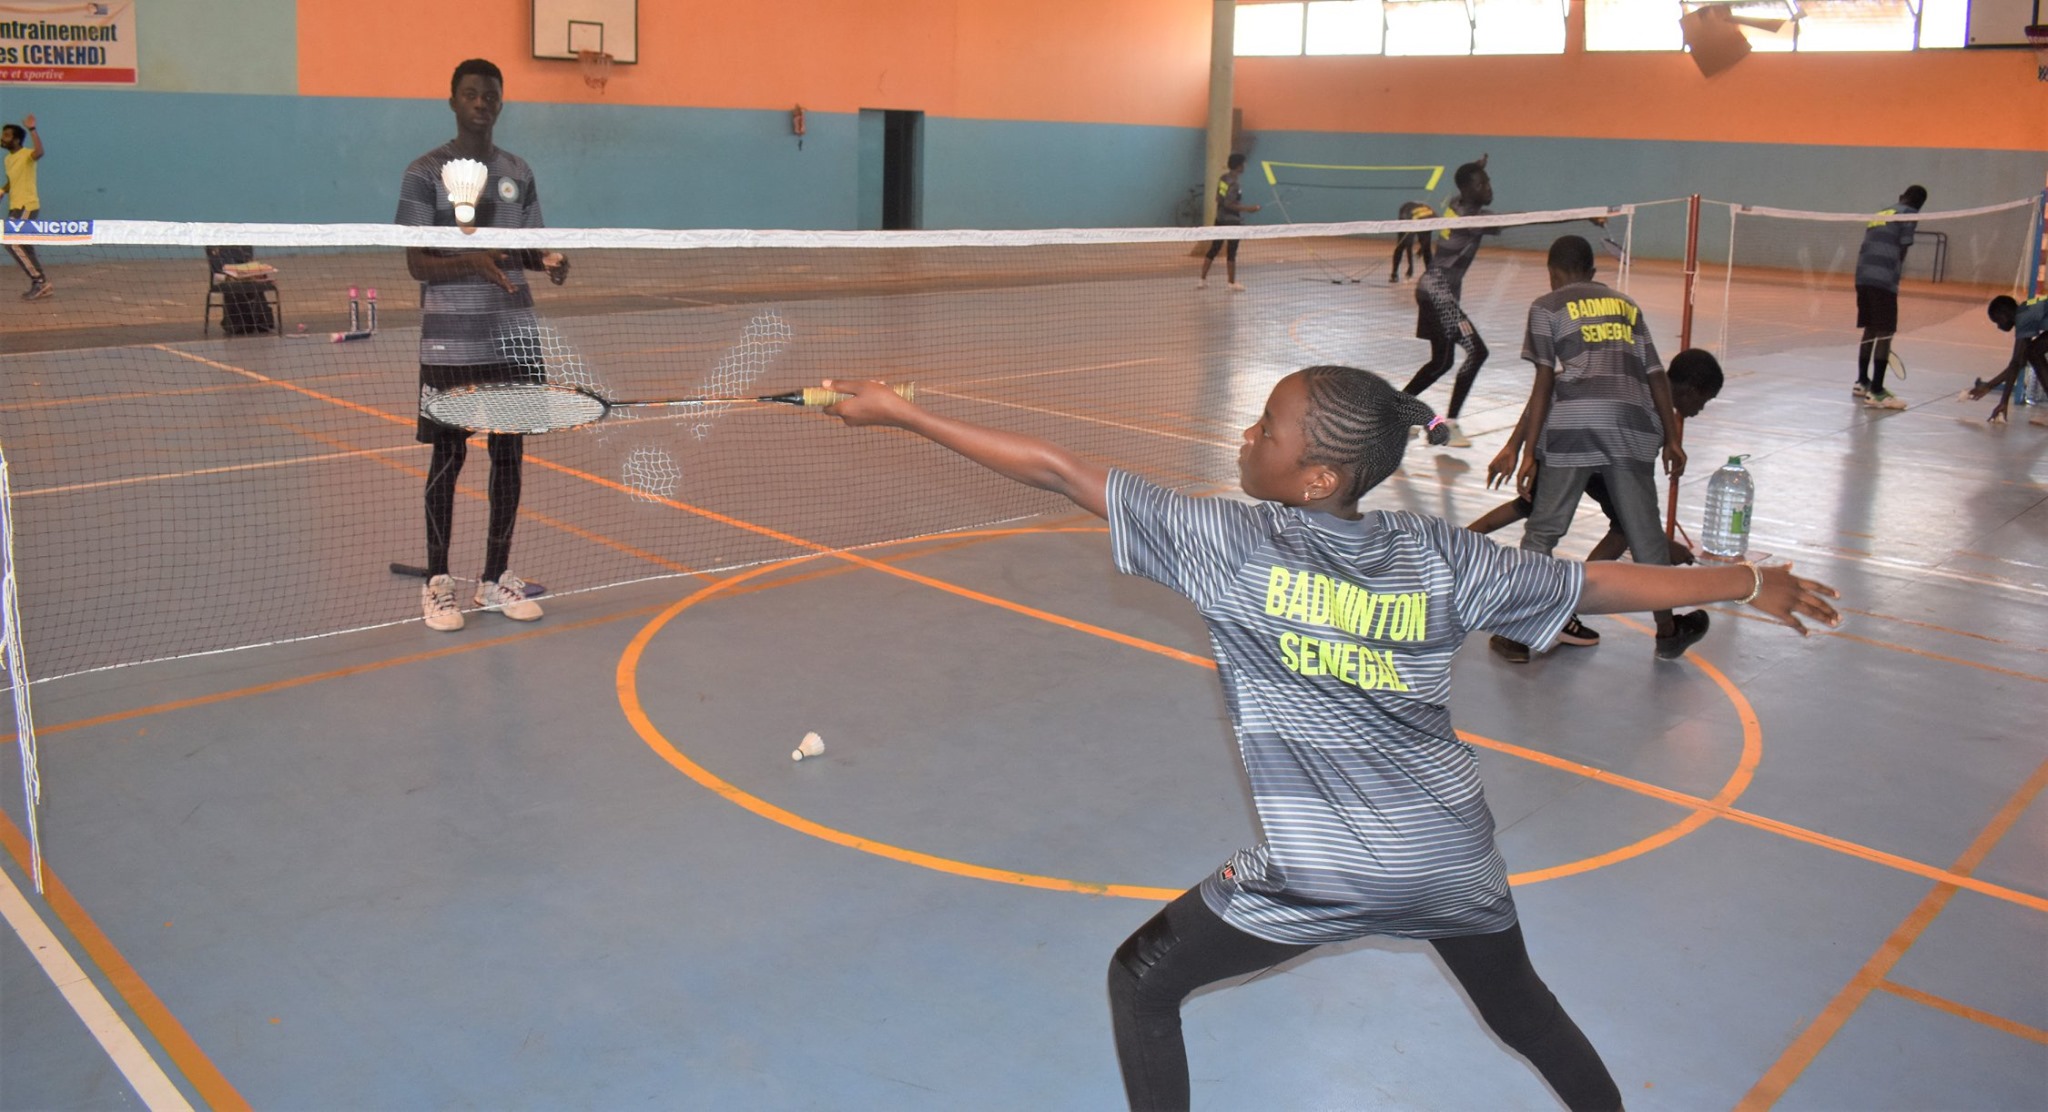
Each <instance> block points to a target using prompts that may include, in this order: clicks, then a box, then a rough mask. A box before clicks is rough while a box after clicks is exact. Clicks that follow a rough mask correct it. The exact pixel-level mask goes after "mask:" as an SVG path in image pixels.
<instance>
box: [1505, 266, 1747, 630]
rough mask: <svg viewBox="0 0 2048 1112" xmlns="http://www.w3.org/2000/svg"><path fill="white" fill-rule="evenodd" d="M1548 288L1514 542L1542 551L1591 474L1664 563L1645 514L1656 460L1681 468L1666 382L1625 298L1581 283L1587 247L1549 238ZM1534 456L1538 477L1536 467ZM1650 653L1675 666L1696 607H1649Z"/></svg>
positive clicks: (1639, 318) (1631, 538)
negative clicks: (1523, 516)
mask: <svg viewBox="0 0 2048 1112" xmlns="http://www.w3.org/2000/svg"><path fill="white" fill-rule="evenodd" d="M1549 267H1550V292H1549V293H1547V294H1544V295H1543V296H1542V297H1539V298H1537V299H1536V300H1535V302H1534V303H1532V304H1531V305H1530V306H1529V329H1528V333H1527V334H1526V336H1525V337H1524V338H1523V340H1522V358H1524V359H1527V360H1528V361H1529V362H1531V363H1534V364H1535V365H1536V381H1535V383H1534V384H1533V385H1532V386H1531V387H1530V388H1529V406H1528V409H1527V411H1526V413H1525V414H1524V420H1525V421H1526V422H1527V424H1528V440H1529V445H1530V449H1529V452H1528V453H1527V454H1526V455H1525V456H1524V458H1523V460H1522V466H1521V470H1520V472H1519V473H1518V474H1517V476H1516V488H1517V489H1518V490H1520V491H1521V492H1522V493H1524V494H1526V495H1528V496H1529V499H1530V502H1531V507H1530V510H1529V521H1528V524H1526V525H1524V526H1523V528H1522V547H1523V548H1524V549H1525V550H1527V551H1530V552H1541V553H1543V554H1545V555H1549V553H1550V552H1551V550H1552V549H1554V548H1556V547H1557V542H1558V540H1559V539H1560V538H1562V537H1563V536H1564V534H1565V531H1566V530H1568V529H1570V528H1571V524H1572V517H1573V515H1574V514H1575V513H1577V511H1578V505H1579V498H1580V496H1582V495H1583V494H1584V493H1585V491H1586V484H1587V483H1588V482H1589V481H1591V479H1592V478H1593V476H1595V475H1598V476H1600V478H1601V480H1602V481H1603V482H1604V483H1605V485H1606V487H1607V497H1608V500H1609V502H1610V503H1611V504H1612V505H1613V507H1614V513H1615V516H1616V517H1618V518H1619V519H1620V521H1621V528H1622V532H1623V533H1625V534H1626V535H1627V536H1628V547H1629V554H1630V555H1631V556H1633V557H1634V558H1635V562H1636V563H1637V564H1639V565H1650V566H1661V565H1663V564H1666V563H1668V562H1669V559H1670V546H1669V542H1668V541H1667V539H1666V538H1665V536H1664V529H1663V522H1662V519H1661V515H1660V514H1659V513H1658V508H1657V480H1656V473H1655V469H1656V463H1657V457H1658V456H1659V455H1660V454H1661V455H1662V456H1663V458H1664V469H1665V471H1666V472H1668V473H1669V474H1670V475H1671V477H1673V478H1677V477H1678V476H1680V475H1683V474H1684V473H1685V450H1684V449H1683V448H1681V447H1679V445H1678V418H1677V413H1676V411H1675V409H1674V408H1673V405H1672V400H1671V382H1670V380H1669V379H1668V378H1666V377H1665V374H1664V365H1663V363H1661V362H1659V361H1658V359H1657V348H1656V345H1655V344H1653V343H1651V341H1650V326H1649V324H1648V323H1647V322H1646V321H1644V320H1643V311H1642V309H1641V308H1640V307H1639V306H1637V305H1636V303H1635V302H1634V301H1633V300H1631V299H1630V298H1629V297H1628V296H1627V295H1626V294H1622V293H1619V292H1617V291H1615V290H1613V289H1611V288H1609V287H1607V286H1605V285H1602V284H1601V283H1599V282H1596V281H1594V280H1593V245H1592V244H1590V243H1587V242H1586V241H1585V239H1584V238H1582V237H1580V236H1559V237H1558V238H1557V240H1556V242H1554V243H1552V244H1551V245H1550V258H1549ZM1538 461H1541V463H1542V465H1543V466H1542V470H1541V472H1540V474H1539V473H1538V471H1537V466H1536V465H1537V463H1538ZM1656 617H1657V656H1658V657H1659V658H1661V659H1664V660H1676V659H1677V658H1678V657H1680V656H1683V655H1685V650H1686V648H1687V647H1688V646H1690V645H1692V644H1693V642H1695V641H1698V640H1699V639H1700V638H1702V637H1704V636H1706V634H1707V612H1706V611H1704V610H1693V611H1689V612H1687V613H1685V614H1680V615H1678V616H1676V617H1673V616H1672V613H1671V611H1670V610H1668V609H1659V610H1657V611H1656ZM1495 641H1496V644H1495V646H1494V648H1495V651H1496V652H1499V653H1501V654H1502V655H1503V656H1506V657H1508V658H1509V659H1514V658H1515V657H1517V656H1520V657H1522V658H1524V659H1526V658H1527V655H1528V651H1529V647H1528V645H1527V643H1526V642H1522V641H1519V640H1517V639H1515V638H1511V637H1497V638H1496V639H1495Z"/></svg>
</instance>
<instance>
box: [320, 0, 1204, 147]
mask: <svg viewBox="0 0 2048 1112" xmlns="http://www.w3.org/2000/svg"><path fill="white" fill-rule="evenodd" d="M639 9H640V27H639V35H640V63H639V64H638V65H633V66H623V65H622V66H615V67H614V68H613V69H612V77H611V84H610V86H609V87H608V88H607V89H606V90H605V91H604V93H603V94H602V96H600V95H599V94H598V93H596V92H593V91H591V90H589V89H587V88H585V87H584V85H583V82H582V79H581V76H580V74H579V72H578V70H577V67H576V65H575V64H574V63H572V62H552V61H537V60H535V59H534V58H533V57H532V53H533V40H532V33H531V21H532V14H531V13H532V5H531V2H530V0H469V2H465V3H459V4H452V3H444V2H442V0H299V20H298V47H299V50H298V53H299V92H300V93H301V94H304V95H307V96H351V97H433V98H440V97H445V96H447V95H448V94H447V88H448V74H449V73H450V72H451V71H452V70H453V69H454V68H455V63H457V62H459V61H461V60H462V59H464V58H470V57H485V58H489V59H491V60H492V61H494V62H496V63H497V64H498V65H499V67H500V68H502V69H503V70H504V71H505V81H506V86H507V88H506V96H507V99H509V100H512V101H515V102H516V101H522V100H523V101H529V102H533V101H540V102H548V101H555V102H563V103H600V102H602V103H611V104H639V105H663V106H688V107H703V108H771V109H782V108H788V107H789V106H791V105H793V104H797V103H802V104H803V105H804V107H805V108H807V109H813V110H816V111H823V112H849V111H853V110H855V109H858V108H904V109H918V110H922V111H924V112H926V113H929V114H931V115H936V116H950V117H959V118H969V119H995V120H1045V121H1054V122H1075V123H1120V124H1158V125H1167V126H1177V127H1200V126H1202V123H1203V120H1204V118H1205V114H1206V111H1207V96H1208V93H1207V89H1208V80H1209V23H1210V6H1209V4H1207V3H1204V2H1199V0H1031V2H1029V3H1018V2H1016V0H643V2H642V3H641V4H640V6H639ZM394 28H403V29H405V34H404V35H403V36H400V35H397V34H394V32H393V29H394Z"/></svg>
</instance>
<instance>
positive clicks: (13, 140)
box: [0, 116, 50, 301]
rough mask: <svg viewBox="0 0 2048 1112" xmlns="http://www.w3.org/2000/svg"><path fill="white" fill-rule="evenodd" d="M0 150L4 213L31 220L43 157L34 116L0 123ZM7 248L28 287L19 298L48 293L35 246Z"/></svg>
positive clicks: (37, 210)
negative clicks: (4, 174) (40, 163)
mask: <svg viewBox="0 0 2048 1112" xmlns="http://www.w3.org/2000/svg"><path fill="white" fill-rule="evenodd" d="M0 151H5V152H7V153H6V155H5V157H4V158H0V165H4V166H5V168H6V174H7V181H6V183H5V184H4V185H0V195H5V196H6V198H7V215H8V216H9V217H10V218H12V219H15V220H34V219H35V218H36V216H37V214H38V213H40V212H41V211H42V207H43V200H42V195H41V194H40V193H39V192H38V191H37V190H36V164H37V163H38V162H41V161H42V160H43V137H42V134H41V133H40V132H38V131H36V118H35V117H34V116H23V117H22V118H21V122H20V123H18V124H7V125H5V126H0ZM7 252H8V254H11V255H13V256H14V261H15V262H16V263H17V264H19V265H20V267H21V270H22V273H24V274H26V275H28V289H27V290H26V291H24V292H23V293H22V295H21V299H22V300H23V301H36V300H39V299H41V298H45V297H48V296H50V279H49V277H48V276H46V275H45V274H44V273H43V263H42V260H41V259H38V258H37V257H36V249H35V247H34V246H33V245H31V244H27V243H10V244H8V245H7Z"/></svg>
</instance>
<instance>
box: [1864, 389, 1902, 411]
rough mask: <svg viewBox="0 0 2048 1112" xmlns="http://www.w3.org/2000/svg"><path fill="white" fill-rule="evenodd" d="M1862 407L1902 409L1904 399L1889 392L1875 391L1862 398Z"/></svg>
mask: <svg viewBox="0 0 2048 1112" xmlns="http://www.w3.org/2000/svg"><path fill="white" fill-rule="evenodd" d="M1863 405H1864V407H1865V408H1867V409H1904V408H1906V399H1904V398H1902V397H1900V396H1898V395H1897V394H1894V393H1892V392H1891V391H1890V390H1875V391H1872V392H1871V393H1870V394H1869V395H1867V396H1865V397H1864V399H1863Z"/></svg>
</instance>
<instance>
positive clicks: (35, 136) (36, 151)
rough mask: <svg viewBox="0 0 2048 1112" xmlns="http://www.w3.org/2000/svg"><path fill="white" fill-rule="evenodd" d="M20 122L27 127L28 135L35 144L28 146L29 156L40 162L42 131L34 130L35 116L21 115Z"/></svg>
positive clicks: (41, 155)
mask: <svg viewBox="0 0 2048 1112" xmlns="http://www.w3.org/2000/svg"><path fill="white" fill-rule="evenodd" d="M21 123H22V126H23V127H26V128H28V137H29V138H30V139H32V140H34V141H35V145H34V146H33V147H31V148H29V157H30V158H33V159H35V160H36V161H38V162H41V161H42V160H43V133H42V132H40V131H37V130H36V118H35V116H34V115H27V116H23V117H22V118H21Z"/></svg>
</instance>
